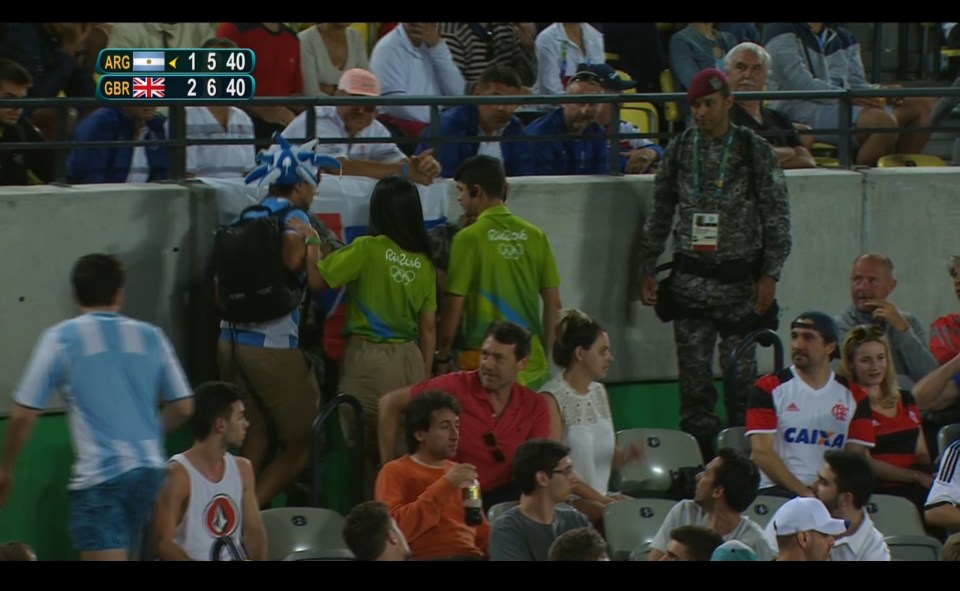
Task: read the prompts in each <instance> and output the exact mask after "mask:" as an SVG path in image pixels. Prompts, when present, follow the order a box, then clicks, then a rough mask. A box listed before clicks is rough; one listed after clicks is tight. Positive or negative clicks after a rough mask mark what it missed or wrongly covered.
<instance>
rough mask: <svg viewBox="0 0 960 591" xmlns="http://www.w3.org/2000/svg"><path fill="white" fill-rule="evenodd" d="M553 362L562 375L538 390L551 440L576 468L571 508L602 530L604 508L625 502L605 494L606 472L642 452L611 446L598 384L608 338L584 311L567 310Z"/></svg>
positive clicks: (606, 404)
mask: <svg viewBox="0 0 960 591" xmlns="http://www.w3.org/2000/svg"><path fill="white" fill-rule="evenodd" d="M553 362H554V363H556V364H557V365H558V366H560V367H561V368H563V371H562V372H561V374H560V375H558V376H557V377H555V378H553V379H552V380H550V381H549V382H547V383H546V384H544V385H543V386H541V387H540V393H541V394H544V395H545V397H546V400H547V406H548V407H549V408H550V431H551V437H552V438H553V439H556V440H557V441H563V442H564V443H566V444H567V445H569V446H570V457H571V458H573V462H574V464H576V465H577V466H579V468H578V472H577V482H576V484H574V486H573V494H574V495H576V498H575V499H574V500H573V506H574V507H576V508H577V509H578V510H580V511H581V512H582V513H583V514H585V515H586V516H587V517H589V518H590V522H591V523H593V526H594V527H595V528H597V529H598V530H600V531H603V509H604V507H606V506H607V505H609V504H611V503H613V502H615V501H618V500H621V499H625V498H628V497H624V496H623V495H612V494H610V493H608V491H607V484H608V483H609V482H610V473H611V471H612V470H613V468H615V467H619V466H620V465H622V464H623V463H625V462H629V461H632V460H636V459H638V458H639V457H640V456H642V454H643V447H641V446H640V445H638V444H635V445H631V446H630V447H629V448H627V449H625V450H623V449H619V448H617V446H616V432H615V430H614V427H613V414H612V412H611V410H610V399H609V397H608V396H607V390H606V388H604V387H603V384H602V383H600V380H602V379H603V378H605V377H606V375H607V371H608V370H609V369H610V365H611V364H612V363H613V354H612V353H611V352H610V337H609V335H607V333H606V331H604V330H603V328H602V327H601V326H600V325H599V324H598V323H597V322H596V321H594V320H593V319H591V318H590V317H588V316H587V315H586V314H584V313H583V312H581V311H579V310H568V311H567V312H566V313H564V314H563V315H562V316H561V317H560V322H559V323H558V324H557V336H556V339H555V340H554V342H553Z"/></svg>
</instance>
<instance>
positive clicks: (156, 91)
mask: <svg viewBox="0 0 960 591" xmlns="http://www.w3.org/2000/svg"><path fill="white" fill-rule="evenodd" d="M166 81H167V79H166V78H134V79H133V98H163V97H164V84H165V83H166Z"/></svg>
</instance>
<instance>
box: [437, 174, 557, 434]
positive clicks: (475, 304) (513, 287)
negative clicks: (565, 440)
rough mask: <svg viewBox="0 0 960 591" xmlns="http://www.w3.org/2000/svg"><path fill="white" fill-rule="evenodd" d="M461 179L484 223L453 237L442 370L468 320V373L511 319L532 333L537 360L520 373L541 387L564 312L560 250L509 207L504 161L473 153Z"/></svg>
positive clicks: (472, 211) (463, 199) (470, 209)
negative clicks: (495, 331) (490, 334)
mask: <svg viewBox="0 0 960 591" xmlns="http://www.w3.org/2000/svg"><path fill="white" fill-rule="evenodd" d="M454 180H455V181H456V184H457V190H458V191H459V192H460V197H459V200H460V205H461V206H462V207H463V210H464V212H465V213H466V214H467V216H469V217H473V216H476V217H477V221H476V222H474V223H473V224H471V225H470V226H468V227H466V228H464V229H463V230H461V231H459V232H457V234H456V235H455V236H454V237H453V244H452V246H451V251H450V273H449V275H448V277H447V283H446V286H445V290H446V291H445V293H446V295H445V297H444V298H443V305H442V310H443V313H442V315H441V324H440V327H441V328H440V340H439V345H438V347H437V357H436V358H435V359H434V363H435V367H434V371H435V373H437V374H441V373H445V372H448V371H450V370H452V369H453V365H452V361H453V360H452V354H453V353H452V352H453V346H454V337H455V335H456V333H457V330H458V327H460V326H461V319H462V326H463V331H464V339H463V343H462V347H461V350H460V356H459V359H458V362H457V367H459V368H460V369H462V370H463V369H467V370H472V369H476V368H478V367H481V366H482V365H483V364H484V363H483V362H484V360H483V353H482V352H481V348H482V347H483V346H484V342H485V340H486V331H487V330H488V327H489V326H490V323H491V322H494V321H498V320H509V321H511V322H517V323H522V326H523V327H524V329H525V330H528V331H529V332H530V333H531V336H530V338H531V339H532V344H531V347H532V348H531V349H529V350H527V352H526V353H528V354H529V355H530V359H529V360H528V361H525V362H523V365H522V366H521V367H520V368H519V370H520V375H519V377H518V381H519V382H520V383H521V384H523V385H524V386H528V387H530V388H537V387H538V386H540V385H541V384H543V383H544V382H546V381H547V380H548V379H549V377H550V368H549V363H548V361H547V353H546V352H547V351H549V350H550V349H551V348H552V347H553V335H554V330H555V329H556V326H557V320H558V318H559V314H560V289H559V286H560V276H559V274H558V273H557V265H556V260H555V259H554V254H553V248H552V247H551V246H550V241H549V240H548V239H547V236H546V234H545V233H544V232H543V231H542V230H541V229H540V228H538V227H536V226H534V225H533V224H531V223H530V222H528V221H526V220H524V219H522V218H520V217H518V216H516V215H514V214H512V213H511V212H510V210H509V209H507V206H506V205H505V202H506V199H507V191H508V190H509V187H508V185H507V179H506V177H505V176H504V172H503V165H502V163H501V162H500V161H499V160H497V159H495V158H491V157H490V156H484V155H477V156H472V157H471V158H468V159H467V161H466V162H464V163H463V165H461V166H460V169H459V170H458V171H457V174H456V175H455V176H454ZM541 302H542V304H543V307H542V309H541V306H540V304H541ZM527 327H529V328H527ZM525 356H526V354H525V355H524V357H525ZM545 436H546V435H545Z"/></svg>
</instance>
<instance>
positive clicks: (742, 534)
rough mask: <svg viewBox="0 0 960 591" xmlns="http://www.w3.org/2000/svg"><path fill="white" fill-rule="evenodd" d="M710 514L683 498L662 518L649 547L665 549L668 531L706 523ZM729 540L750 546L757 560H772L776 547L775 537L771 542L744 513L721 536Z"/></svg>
mask: <svg viewBox="0 0 960 591" xmlns="http://www.w3.org/2000/svg"><path fill="white" fill-rule="evenodd" d="M709 518H710V516H709V515H708V514H707V512H706V511H704V510H703V507H701V506H700V505H698V504H697V502H696V501H694V500H693V499H684V500H682V501H680V502H678V503H677V504H676V505H674V506H673V508H671V509H670V512H669V513H667V516H666V517H665V518H664V520H663V525H661V526H660V529H659V530H657V535H655V536H654V537H653V540H652V541H651V542H650V547H651V548H656V549H657V550H659V551H660V552H666V551H667V543H668V542H669V541H670V532H671V531H673V529H674V528H677V527H680V526H681V525H703V526H706V525H707V521H708V519H709ZM730 540H739V541H741V542H743V543H744V544H746V545H747V546H750V548H752V549H753V551H754V552H756V553H757V560H763V561H766V560H773V559H774V557H776V555H777V552H776V550H775V548H776V547H777V542H776V539H774V541H773V543H772V544H771V543H770V542H769V541H768V540H767V539H766V537H765V536H764V531H763V530H762V529H760V526H759V525H757V522H755V521H753V520H752V519H750V518H749V517H747V516H746V515H741V516H740V523H738V524H737V527H735V528H733V530H731V531H730V532H729V533H727V535H725V536H723V541H724V542H729V541H730Z"/></svg>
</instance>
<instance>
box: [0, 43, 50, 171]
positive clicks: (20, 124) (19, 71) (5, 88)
mask: <svg viewBox="0 0 960 591" xmlns="http://www.w3.org/2000/svg"><path fill="white" fill-rule="evenodd" d="M32 83H33V78H32V77H31V76H30V73H29V72H27V70H26V69H25V68H24V67H23V66H21V65H20V64H18V63H17V62H15V61H13V60H8V59H4V58H0V98H10V99H23V98H27V94H28V93H29V91H30V85H31V84H32ZM23 111H24V109H23V107H6V108H0V143H3V144H16V143H21V142H42V141H44V139H45V138H44V137H43V134H42V133H41V132H40V130H39V129H37V128H36V127H34V126H33V123H32V122H31V121H30V119H29V118H28V117H27V116H26V115H25V114H24V112H23ZM53 164H54V155H53V153H52V152H51V151H50V150H15V149H14V150H0V185H42V184H44V183H49V182H52V181H53V180H54V174H53Z"/></svg>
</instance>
